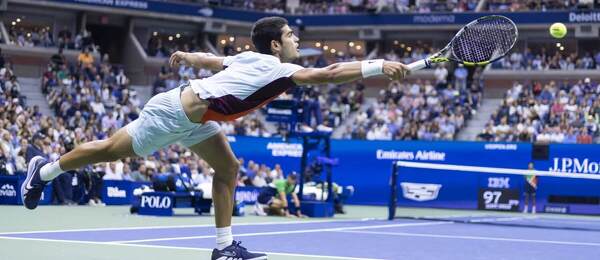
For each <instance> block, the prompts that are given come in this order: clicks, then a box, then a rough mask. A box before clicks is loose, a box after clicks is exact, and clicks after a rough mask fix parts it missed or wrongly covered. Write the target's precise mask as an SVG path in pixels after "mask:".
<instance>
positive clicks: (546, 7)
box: [163, 0, 597, 15]
mask: <svg viewBox="0 0 600 260" xmlns="http://www.w3.org/2000/svg"><path fill="white" fill-rule="evenodd" d="M163 1H172V2H187V3H190V2H191V3H199V4H209V5H211V6H221V7H234V8H240V9H247V10H253V11H261V12H268V13H274V14H284V13H292V14H332V15H333V14H349V13H431V12H455V13H456V12H473V11H476V10H477V8H478V5H480V2H481V0H452V1H438V0H416V1H411V0H330V1H318V0H300V1H299V6H298V7H296V8H294V7H291V6H289V5H287V6H286V1H281V0H258V1H250V0H243V1H242V0H239V1H223V0H163ZM483 4H484V5H482V6H481V7H480V8H481V11H492V12H516V11H551V10H573V9H591V8H594V6H595V5H597V4H595V3H594V1H593V0H587V1H583V0H566V1H563V0H525V1H511V0H508V1H507V0H487V1H485V3H483ZM596 7H597V6H596Z"/></svg>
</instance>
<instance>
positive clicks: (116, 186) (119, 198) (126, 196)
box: [102, 180, 133, 205]
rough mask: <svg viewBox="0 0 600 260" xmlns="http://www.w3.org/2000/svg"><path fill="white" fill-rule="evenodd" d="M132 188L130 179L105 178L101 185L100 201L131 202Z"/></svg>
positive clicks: (107, 203)
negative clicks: (102, 185)
mask: <svg viewBox="0 0 600 260" xmlns="http://www.w3.org/2000/svg"><path fill="white" fill-rule="evenodd" d="M132 196H133V188H132V182H131V181H118V180H105V181H104V187H102V201H103V202H104V203H106V205H125V204H131V197H132Z"/></svg>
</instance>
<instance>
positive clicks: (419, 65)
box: [407, 59, 429, 71]
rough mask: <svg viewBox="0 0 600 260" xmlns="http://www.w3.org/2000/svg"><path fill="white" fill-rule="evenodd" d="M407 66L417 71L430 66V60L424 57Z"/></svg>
mask: <svg viewBox="0 0 600 260" xmlns="http://www.w3.org/2000/svg"><path fill="white" fill-rule="evenodd" d="M407 66H408V69H409V70H410V71H417V70H420V69H424V68H427V67H429V61H428V60H427V59H422V60H418V61H415V62H413V63H411V64H408V65H407Z"/></svg>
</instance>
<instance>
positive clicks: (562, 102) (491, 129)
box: [477, 78, 600, 144]
mask: <svg viewBox="0 0 600 260" xmlns="http://www.w3.org/2000/svg"><path fill="white" fill-rule="evenodd" d="M599 93H600V85H598V84H596V83H593V82H592V81H591V80H590V79H589V78H585V79H583V80H579V81H577V82H569V81H564V82H559V83H557V82H554V81H550V82H548V83H540V82H531V83H525V84H524V83H520V82H515V83H514V84H513V86H512V88H510V89H509V90H508V91H507V92H506V95H505V98H504V99H503V101H502V104H501V106H500V107H499V108H498V110H497V111H496V112H495V113H493V114H492V116H491V118H490V121H489V123H488V124H487V125H486V128H485V129H484V130H483V132H482V133H481V134H479V135H478V137H477V138H478V140H485V141H522V142H541V143H582V144H589V143H592V142H593V139H594V138H595V137H597V136H598V124H599V123H600V99H598V98H597V97H598V94H599Z"/></svg>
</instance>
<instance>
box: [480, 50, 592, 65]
mask: <svg viewBox="0 0 600 260" xmlns="http://www.w3.org/2000/svg"><path fill="white" fill-rule="evenodd" d="M491 67H492V68H493V69H510V70H574V69H600V51H596V52H593V53H592V52H585V53H577V52H573V53H563V52H559V51H556V52H554V53H552V52H550V51H548V50H546V49H545V48H542V49H540V50H539V51H532V50H531V49H529V48H526V49H525V50H524V51H523V52H513V53H511V54H510V55H508V56H506V57H504V58H502V59H500V60H499V61H497V62H494V63H493V64H492V66H491Z"/></svg>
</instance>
